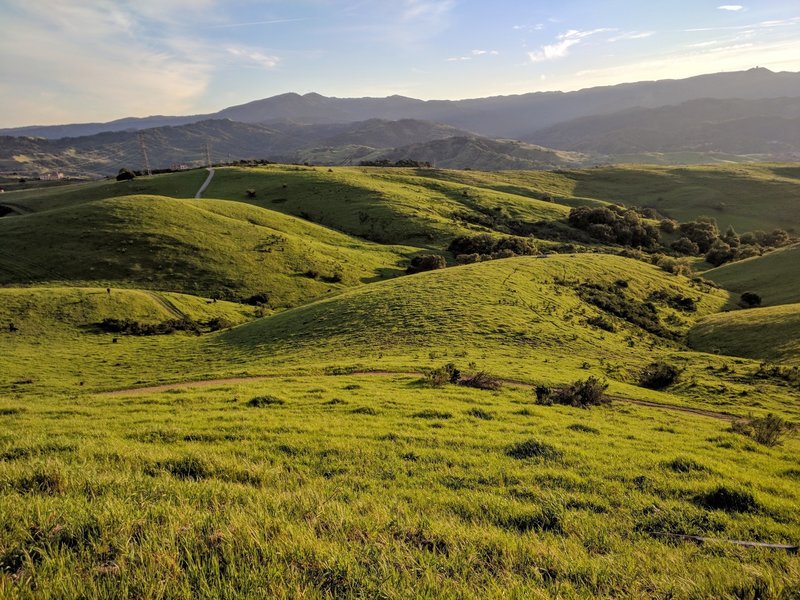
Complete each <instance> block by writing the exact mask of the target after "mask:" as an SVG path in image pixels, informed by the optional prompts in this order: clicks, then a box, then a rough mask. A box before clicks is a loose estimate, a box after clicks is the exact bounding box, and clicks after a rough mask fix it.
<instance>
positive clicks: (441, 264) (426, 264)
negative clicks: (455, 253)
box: [406, 254, 447, 275]
mask: <svg viewBox="0 0 800 600" xmlns="http://www.w3.org/2000/svg"><path fill="white" fill-rule="evenodd" d="M446 266H447V262H446V261H445V259H444V256H441V255H439V254H422V255H420V256H415V257H414V258H412V259H411V264H410V265H409V266H408V268H407V269H406V273H407V274H409V275H413V274H414V273H422V272H423V271H435V270H436V269H444V268H445V267H446Z"/></svg>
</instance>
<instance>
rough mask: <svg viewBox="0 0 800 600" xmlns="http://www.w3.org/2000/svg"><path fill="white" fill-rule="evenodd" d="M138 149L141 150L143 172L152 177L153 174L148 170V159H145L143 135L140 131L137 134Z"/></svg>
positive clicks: (145, 149) (145, 148)
mask: <svg viewBox="0 0 800 600" xmlns="http://www.w3.org/2000/svg"><path fill="white" fill-rule="evenodd" d="M139 148H141V150H142V158H143V159H144V172H145V173H147V175H148V176H149V175H152V174H153V172H152V171H151V170H150V159H148V158H147V146H145V144H144V133H142V132H141V131H140V132H139Z"/></svg>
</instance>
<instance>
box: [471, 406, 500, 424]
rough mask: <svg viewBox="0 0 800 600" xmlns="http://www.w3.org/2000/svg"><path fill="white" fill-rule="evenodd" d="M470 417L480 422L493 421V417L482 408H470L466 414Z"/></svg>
mask: <svg viewBox="0 0 800 600" xmlns="http://www.w3.org/2000/svg"><path fill="white" fill-rule="evenodd" d="M466 414H467V415H469V416H470V417H475V418H476V419H481V420H482V421H491V420H492V419H494V415H493V414H492V413H490V412H487V411H485V410H483V409H482V408H470V409H469V410H468V411H467V413H466Z"/></svg>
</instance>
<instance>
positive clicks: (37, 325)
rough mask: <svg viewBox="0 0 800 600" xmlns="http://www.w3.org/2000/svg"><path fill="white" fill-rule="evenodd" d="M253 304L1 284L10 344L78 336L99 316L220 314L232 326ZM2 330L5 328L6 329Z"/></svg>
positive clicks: (1, 317) (144, 319) (1, 319)
mask: <svg viewBox="0 0 800 600" xmlns="http://www.w3.org/2000/svg"><path fill="white" fill-rule="evenodd" d="M255 313H256V309H255V307H252V306H247V305H244V304H238V303H234V302H225V301H222V300H220V301H216V302H215V301H212V300H209V299H207V298H200V297H197V296H189V295H186V294H179V293H174V292H154V291H149V290H128V289H112V290H111V291H110V292H109V291H108V290H107V289H103V288H69V287H49V288H47V287H34V288H0V324H2V325H4V326H6V325H8V324H9V323H13V324H14V327H15V328H16V331H15V332H13V341H14V343H17V344H21V343H25V342H29V341H37V340H38V341H43V340H46V339H47V338H48V337H59V336H62V335H64V336H68V337H78V336H79V335H80V334H81V333H82V332H83V331H90V330H92V329H93V327H94V326H96V325H97V324H99V323H100V322H101V321H103V319H120V320H122V319H129V320H132V321H138V322H141V323H147V324H155V323H162V322H164V321H169V320H174V319H181V318H184V317H186V318H188V319H192V320H194V321H208V320H209V319H212V318H215V317H218V318H223V319H225V320H227V321H229V322H230V323H231V324H232V325H240V324H241V323H244V322H246V321H250V320H252V319H254V318H255ZM4 333H5V332H4Z"/></svg>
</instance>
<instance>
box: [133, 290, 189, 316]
mask: <svg viewBox="0 0 800 600" xmlns="http://www.w3.org/2000/svg"><path fill="white" fill-rule="evenodd" d="M141 291H142V292H144V293H145V294H147V295H148V296H150V297H151V298H152V299H153V300H154V301H155V302H156V303H158V304H159V305H160V306H161V307H162V308H163V309H164V310H166V311H167V312H168V313H169V314H171V315H172V316H173V317H175V318H176V319H184V318H186V315H185V314H184V313H183V312H181V310H180V309H179V308H178V307H177V306H175V304H173V303H172V302H171V301H170V300H168V299H167V298H164V296H162V295H161V294H160V293H159V292H153V291H151V290H141Z"/></svg>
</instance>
